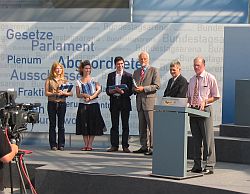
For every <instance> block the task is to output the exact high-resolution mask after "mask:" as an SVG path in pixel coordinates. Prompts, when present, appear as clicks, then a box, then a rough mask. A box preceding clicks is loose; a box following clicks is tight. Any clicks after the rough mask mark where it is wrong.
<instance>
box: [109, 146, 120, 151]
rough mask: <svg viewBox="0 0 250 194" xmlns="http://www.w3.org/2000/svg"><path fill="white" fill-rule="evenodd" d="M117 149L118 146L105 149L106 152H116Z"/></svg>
mask: <svg viewBox="0 0 250 194" xmlns="http://www.w3.org/2000/svg"><path fill="white" fill-rule="evenodd" d="M117 151H118V148H117V147H113V146H112V147H111V148H109V149H108V150H107V152H117Z"/></svg>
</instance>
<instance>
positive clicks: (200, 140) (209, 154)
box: [190, 106, 216, 169]
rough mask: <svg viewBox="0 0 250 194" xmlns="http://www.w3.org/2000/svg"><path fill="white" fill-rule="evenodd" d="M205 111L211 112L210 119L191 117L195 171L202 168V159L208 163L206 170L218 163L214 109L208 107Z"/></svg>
mask: <svg viewBox="0 0 250 194" xmlns="http://www.w3.org/2000/svg"><path fill="white" fill-rule="evenodd" d="M205 110H206V111H207V112H210V115H211V116H210V117H208V118H202V117H190V128H191V132H192V137H193V144H194V168H195V169H201V168H202V166H201V160H202V159H203V160H204V161H205V162H206V164H205V167H206V168H213V167H214V166H215V162H216V157H215V143H214V131H213V114H212V107H211V106H208V107H206V108H205ZM202 148H203V149H202ZM202 151H203V153H202ZM202 156H203V158H202Z"/></svg>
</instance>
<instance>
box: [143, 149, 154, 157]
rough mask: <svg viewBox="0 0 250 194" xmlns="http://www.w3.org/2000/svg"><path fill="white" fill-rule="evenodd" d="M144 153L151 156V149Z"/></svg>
mask: <svg viewBox="0 0 250 194" xmlns="http://www.w3.org/2000/svg"><path fill="white" fill-rule="evenodd" d="M144 155H146V156H152V155H153V151H152V150H151V149H149V150H148V152H145V153H144Z"/></svg>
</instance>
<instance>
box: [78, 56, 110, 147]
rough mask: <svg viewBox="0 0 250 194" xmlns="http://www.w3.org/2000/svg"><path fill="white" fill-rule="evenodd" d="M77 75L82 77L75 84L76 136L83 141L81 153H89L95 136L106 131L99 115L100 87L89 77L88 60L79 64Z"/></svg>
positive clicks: (89, 65)
mask: <svg viewBox="0 0 250 194" xmlns="http://www.w3.org/2000/svg"><path fill="white" fill-rule="evenodd" d="M79 73H80V75H81V76H82V77H81V79H79V80H77V83H76V96H77V98H79V105H78V110H77V117H76V135H82V136H83V141H84V147H83V148H82V150H83V151H91V150H92V144H93V141H94V138H95V136H100V135H103V131H106V127H105V123H104V120H103V118H102V115H101V111H100V105H99V103H98V100H97V98H98V95H99V94H100V93H101V86H100V84H99V83H98V82H96V81H95V80H94V79H93V78H92V77H91V75H90V74H91V64H90V61H89V60H85V61H83V62H81V63H80V66H79Z"/></svg>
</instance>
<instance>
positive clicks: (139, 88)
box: [135, 86, 144, 93]
mask: <svg viewBox="0 0 250 194" xmlns="http://www.w3.org/2000/svg"><path fill="white" fill-rule="evenodd" d="M135 91H136V92H137V93H142V92H144V87H143V86H138V87H135Z"/></svg>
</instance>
